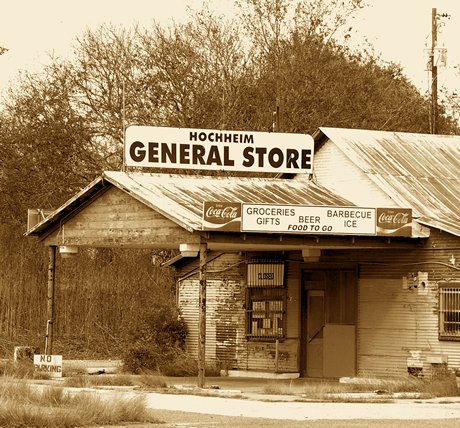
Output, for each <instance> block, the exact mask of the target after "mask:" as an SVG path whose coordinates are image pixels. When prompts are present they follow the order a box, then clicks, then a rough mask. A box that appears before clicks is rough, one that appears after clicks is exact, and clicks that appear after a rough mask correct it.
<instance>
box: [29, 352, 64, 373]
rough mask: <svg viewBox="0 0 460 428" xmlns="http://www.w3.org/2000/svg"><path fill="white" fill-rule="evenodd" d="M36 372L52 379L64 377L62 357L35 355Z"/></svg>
mask: <svg viewBox="0 0 460 428" xmlns="http://www.w3.org/2000/svg"><path fill="white" fill-rule="evenodd" d="M34 370H35V371H36V372H41V373H47V374H49V375H50V377H62V355H43V354H35V355H34Z"/></svg>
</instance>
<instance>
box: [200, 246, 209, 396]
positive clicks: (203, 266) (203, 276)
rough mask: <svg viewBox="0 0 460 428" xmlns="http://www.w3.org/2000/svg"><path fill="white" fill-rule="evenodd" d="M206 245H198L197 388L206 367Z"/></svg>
mask: <svg viewBox="0 0 460 428" xmlns="http://www.w3.org/2000/svg"><path fill="white" fill-rule="evenodd" d="M207 251H208V247H207V245H206V244H201V245H200V289H199V296H198V305H199V317H198V324H199V325H198V387H199V388H203V387H204V383H205V382H204V378H205V366H206V263H207Z"/></svg>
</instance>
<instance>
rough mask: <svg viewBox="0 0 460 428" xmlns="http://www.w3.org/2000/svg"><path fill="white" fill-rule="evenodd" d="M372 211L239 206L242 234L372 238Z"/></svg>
mask: <svg viewBox="0 0 460 428" xmlns="http://www.w3.org/2000/svg"><path fill="white" fill-rule="evenodd" d="M375 212H376V210H375V208H359V207H337V206H308V205H266V204H243V207H242V212H241V231H242V232H272V233H312V234H333V235H376V215H375Z"/></svg>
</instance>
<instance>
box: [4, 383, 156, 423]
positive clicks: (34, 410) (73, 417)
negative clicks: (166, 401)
mask: <svg viewBox="0 0 460 428" xmlns="http://www.w3.org/2000/svg"><path fill="white" fill-rule="evenodd" d="M133 422H149V423H160V422H161V421H159V420H157V419H156V418H154V417H152V415H151V413H150V412H149V410H148V409H147V408H146V406H145V401H144V398H143V397H142V396H135V397H133V398H129V399H127V398H122V397H116V396H113V395H111V396H110V399H108V397H102V396H99V395H97V394H95V393H89V392H77V393H69V392H65V390H64V388H62V387H56V386H47V385H39V386H36V385H35V386H34V385H30V384H28V383H27V382H26V381H25V380H24V379H17V378H9V377H5V376H4V377H3V378H2V379H1V381H0V426H2V427H21V426H23V427H56V426H59V427H63V428H65V427H75V426H80V427H84V426H95V425H114V424H120V423H133Z"/></svg>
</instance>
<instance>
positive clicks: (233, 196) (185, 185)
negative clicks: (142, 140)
mask: <svg viewBox="0 0 460 428" xmlns="http://www.w3.org/2000/svg"><path fill="white" fill-rule="evenodd" d="M110 186H116V187H117V188H119V189H121V190H122V191H124V192H126V193H128V194H130V195H131V196H132V197H133V198H135V199H136V200H138V201H140V202H142V203H143V204H145V205H147V206H148V207H150V208H152V209H153V210H155V211H157V212H158V213H160V214H162V215H163V216H164V217H166V218H168V219H170V220H171V221H173V222H175V223H176V224H178V225H179V226H181V227H183V228H184V229H186V230H188V231H189V232H194V231H199V230H201V229H202V217H203V202H205V201H208V202H241V203H255V204H256V203H260V204H264V203H267V204H304V205H323V206H326V205H333V206H354V204H353V203H351V202H350V201H348V200H346V199H344V198H342V197H340V196H338V195H336V194H334V193H332V192H331V191H330V190H328V189H326V188H324V187H322V186H321V185H319V184H317V183H315V182H313V181H312V180H309V179H300V180H289V179H281V178H254V177H226V178H223V177H217V176H191V175H167V174H152V173H139V172H129V173H128V172H121V171H106V172H104V173H103V174H102V175H101V176H100V177H98V178H97V179H95V180H94V181H93V182H91V183H90V184H89V185H88V186H87V187H85V188H84V189H82V190H81V191H80V192H79V193H77V194H76V195H75V196H74V197H72V198H71V199H69V200H68V201H67V202H66V203H64V204H63V205H62V206H61V207H59V208H58V209H57V210H55V211H53V212H52V213H50V214H49V215H48V216H47V217H46V218H45V219H43V220H42V221H41V222H39V223H38V224H36V225H35V226H34V227H32V228H31V229H29V230H28V231H27V232H26V235H35V236H40V235H42V234H44V233H46V232H47V231H48V230H50V229H52V228H53V227H55V226H56V224H59V223H60V222H63V221H65V219H66V217H67V216H69V215H71V214H72V213H73V212H74V211H76V210H79V209H80V208H81V207H83V206H84V205H85V204H87V203H88V202H89V201H90V200H91V199H92V198H95V197H97V195H98V194H99V192H101V191H104V190H106V189H107V188H108V187H110Z"/></svg>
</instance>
